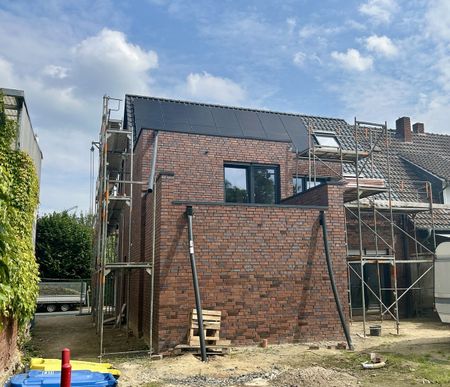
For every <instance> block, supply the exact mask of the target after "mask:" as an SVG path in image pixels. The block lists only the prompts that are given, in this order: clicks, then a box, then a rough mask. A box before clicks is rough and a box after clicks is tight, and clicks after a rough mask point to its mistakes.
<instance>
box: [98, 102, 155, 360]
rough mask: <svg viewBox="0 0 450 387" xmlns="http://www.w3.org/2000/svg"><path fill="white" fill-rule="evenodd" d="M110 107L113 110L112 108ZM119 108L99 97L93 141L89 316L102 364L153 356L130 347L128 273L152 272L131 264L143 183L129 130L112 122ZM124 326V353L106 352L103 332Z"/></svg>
mask: <svg viewBox="0 0 450 387" xmlns="http://www.w3.org/2000/svg"><path fill="white" fill-rule="evenodd" d="M112 103H114V104H116V105H117V106H115V107H114V108H111V107H110V105H111V104H112ZM120 103H121V100H118V99H115V98H111V97H107V96H104V97H103V113H102V123H101V129H100V134H99V141H98V142H93V146H94V145H95V147H97V149H98V151H99V162H98V176H97V182H96V195H95V210H96V211H95V218H94V263H93V273H94V275H93V281H92V282H93V284H92V286H93V307H92V317H93V322H94V324H95V326H96V330H97V334H98V336H99V358H100V359H102V357H104V356H107V355H115V354H127V353H149V354H150V353H151V347H149V348H147V349H142V348H141V347H142V346H141V345H137V344H136V343H137V341H134V342H133V343H132V342H131V340H129V337H130V335H129V332H130V327H129V321H130V319H129V317H130V308H129V305H130V293H131V273H132V272H133V271H142V270H143V271H145V272H146V273H147V274H148V275H150V276H152V277H153V273H152V265H151V264H150V263H147V262H135V261H132V260H131V257H132V252H131V237H132V233H131V224H132V210H133V187H135V186H137V187H139V190H138V191H139V192H140V191H141V189H140V188H141V186H142V185H143V184H144V183H143V182H140V181H134V180H133V179H134V175H133V160H134V154H133V148H134V134H133V131H132V130H125V129H124V128H123V125H122V121H121V120H117V119H112V118H111V112H114V111H119V110H120ZM91 150H92V151H93V150H94V147H92V148H91ZM91 159H92V158H91ZM92 170H93V167H92V168H91V171H92ZM92 196H94V195H93V194H92ZM123 230H126V231H127V232H126V233H125V231H123ZM107 326H108V328H106V327H107ZM124 327H125V332H126V334H125V336H126V341H127V342H126V343H122V344H123V346H124V347H126V350H122V349H123V348H121V347H120V345H119V344H120V343H118V342H119V340H115V341H116V343H115V345H110V347H111V348H118V350H117V351H106V350H105V340H104V335H105V329H109V330H110V331H111V332H112V333H113V334H114V333H115V332H116V333H118V332H119V330H120V329H123V328H124ZM116 336H118V335H116ZM150 337H151V335H150ZM130 346H138V348H130Z"/></svg>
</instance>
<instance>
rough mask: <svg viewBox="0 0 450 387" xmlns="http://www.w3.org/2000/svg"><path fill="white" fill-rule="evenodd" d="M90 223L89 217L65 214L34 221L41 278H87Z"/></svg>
mask: <svg viewBox="0 0 450 387" xmlns="http://www.w3.org/2000/svg"><path fill="white" fill-rule="evenodd" d="M91 224H92V223H91V220H90V219H89V217H86V216H83V215H82V214H81V215H80V216H76V215H69V214H68V213H67V212H54V213H53V214H47V215H44V216H42V217H40V218H38V221H37V233H36V258H37V261H38V263H39V270H40V275H41V277H42V278H70V279H72V278H73V279H78V278H80V279H82V278H89V277H90V265H91V260H92V227H91Z"/></svg>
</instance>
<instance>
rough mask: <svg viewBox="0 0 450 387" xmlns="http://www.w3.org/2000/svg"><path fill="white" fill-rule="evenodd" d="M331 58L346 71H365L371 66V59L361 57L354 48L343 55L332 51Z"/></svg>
mask: <svg viewBox="0 0 450 387" xmlns="http://www.w3.org/2000/svg"><path fill="white" fill-rule="evenodd" d="M331 57H332V58H333V59H335V60H336V61H337V62H339V64H340V65H341V66H342V67H344V68H346V69H347V70H356V71H366V70H369V69H371V68H372V65H373V59H372V58H371V57H370V56H362V55H361V54H360V52H359V51H358V50H356V49H354V48H349V49H348V50H347V52H345V53H344V52H337V51H333V52H332V53H331Z"/></svg>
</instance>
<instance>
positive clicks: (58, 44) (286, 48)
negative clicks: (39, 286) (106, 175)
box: [0, 0, 450, 214]
mask: <svg viewBox="0 0 450 387" xmlns="http://www.w3.org/2000/svg"><path fill="white" fill-rule="evenodd" d="M0 37H2V39H1V43H2V44H1V50H0V87H5V88H15V89H21V90H24V91H25V97H26V100H27V106H28V109H29V112H30V116H31V121H32V124H33V128H34V130H35V132H37V134H38V136H39V140H40V146H41V148H42V151H43V154H44V160H43V169H42V181H41V197H40V213H41V214H42V213H46V212H51V211H62V210H64V209H67V208H71V207H73V206H78V210H79V211H81V210H83V211H86V210H87V209H88V208H89V173H90V151H89V149H90V147H91V141H92V140H96V139H98V132H99V128H100V121H101V109H102V96H103V95H109V96H111V97H115V98H120V99H123V98H124V96H125V94H126V93H128V94H140V95H151V96H160V97H167V98H174V99H186V100H192V101H199V102H209V103H219V104H225V105H233V106H244V107H255V108H262V109H269V110H276V111H285V112H296V113H303V114H310V115H318V116H326V117H337V118H344V119H346V120H347V121H348V122H352V121H353V119H354V117H357V119H358V120H363V121H373V122H384V121H387V122H388V124H389V125H390V126H391V127H393V126H394V125H395V120H396V119H397V118H398V117H401V116H410V117H411V121H412V122H417V121H420V122H424V123H425V130H426V131H430V132H436V133H449V134H450V109H449V106H450V1H448V0H347V1H342V0H322V1H312V0H283V1H271V0H264V1H261V0H253V1H244V0H239V1H234V0H222V1H220V2H219V1H213V0H210V1H206V0H196V1H182V0H133V1H113V0H97V1H96V0H34V1H29V0H14V1H10V0H0Z"/></svg>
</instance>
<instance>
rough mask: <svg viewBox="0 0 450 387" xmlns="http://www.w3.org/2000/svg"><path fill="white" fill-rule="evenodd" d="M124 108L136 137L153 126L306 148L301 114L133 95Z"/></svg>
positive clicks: (158, 128) (306, 139) (167, 129)
mask: <svg viewBox="0 0 450 387" xmlns="http://www.w3.org/2000/svg"><path fill="white" fill-rule="evenodd" d="M126 110H127V111H126V112H125V114H126V119H127V120H128V121H130V120H131V123H132V125H133V127H134V128H133V129H134V130H135V135H136V138H137V137H138V136H139V134H140V131H141V130H142V129H154V130H162V131H169V132H181V133H192V134H203V135H209V136H222V137H236V138H249V139H258V140H268V141H283V142H289V143H292V144H293V145H294V146H295V147H296V148H297V149H298V150H299V151H301V150H304V149H307V148H308V131H307V129H306V126H305V125H304V123H303V121H302V118H301V116H296V115H290V114H283V113H272V112H265V111H259V110H248V109H240V108H233V107H225V106H216V105H204V104H197V103H191V102H182V101H173V100H166V99H161V98H152V97H135V96H126ZM129 123H130V122H129Z"/></svg>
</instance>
